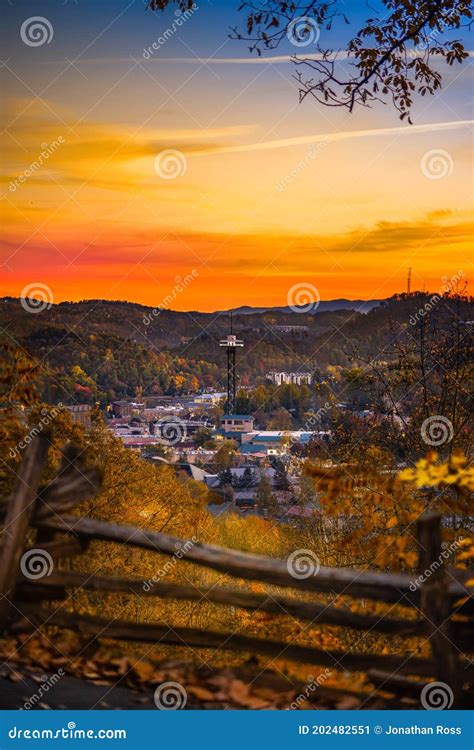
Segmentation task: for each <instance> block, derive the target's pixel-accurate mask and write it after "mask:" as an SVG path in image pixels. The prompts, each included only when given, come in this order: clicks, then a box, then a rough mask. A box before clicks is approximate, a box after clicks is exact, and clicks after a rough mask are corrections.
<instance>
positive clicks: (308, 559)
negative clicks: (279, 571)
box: [286, 549, 321, 580]
mask: <svg viewBox="0 0 474 750" xmlns="http://www.w3.org/2000/svg"><path fill="white" fill-rule="evenodd" d="M320 567H321V563H320V561H319V557H318V556H317V555H316V554H315V553H314V552H313V550H311V549H297V550H295V551H294V552H292V553H291V555H289V556H288V558H287V561H286V568H287V570H288V573H289V574H290V576H291V577H292V578H296V579H298V580H304V579H305V578H311V576H315V575H317V574H318V573H319V569H320Z"/></svg>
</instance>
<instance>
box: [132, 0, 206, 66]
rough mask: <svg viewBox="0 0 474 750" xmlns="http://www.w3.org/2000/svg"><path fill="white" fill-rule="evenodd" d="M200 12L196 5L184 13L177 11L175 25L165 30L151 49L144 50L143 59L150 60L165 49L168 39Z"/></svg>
mask: <svg viewBox="0 0 474 750" xmlns="http://www.w3.org/2000/svg"><path fill="white" fill-rule="evenodd" d="M197 10H199V6H198V5H197V4H196V3H193V4H192V6H191V7H190V8H187V9H186V10H184V11H181V10H179V9H178V10H177V11H175V15H176V18H175V19H174V21H173V23H172V24H171V25H170V26H168V28H167V29H165V30H164V32H163V33H162V34H160V36H159V37H158V39H156V40H155V41H154V42H153V44H151V45H150V46H149V47H145V49H144V50H143V55H142V56H143V59H144V60H149V59H150V58H151V56H152V55H154V54H155V52H157V51H158V50H159V49H161V47H163V46H164V45H165V44H166V42H167V41H168V39H171V37H172V36H174V34H176V32H177V31H178V30H179V29H180V28H181V26H183V24H185V23H186V21H188V20H189V19H190V18H191V16H192V15H193V14H194V13H195V11H197Z"/></svg>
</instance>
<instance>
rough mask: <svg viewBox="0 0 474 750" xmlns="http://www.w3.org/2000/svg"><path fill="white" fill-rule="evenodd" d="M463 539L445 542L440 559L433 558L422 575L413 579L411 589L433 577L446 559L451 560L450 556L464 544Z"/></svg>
mask: <svg viewBox="0 0 474 750" xmlns="http://www.w3.org/2000/svg"><path fill="white" fill-rule="evenodd" d="M462 541H463V537H460V538H459V539H456V540H455V541H454V542H451V544H447V543H446V542H443V543H442V545H441V546H442V547H443V551H442V552H441V553H440V555H439V557H438V559H437V560H433V562H432V563H431V565H430V566H429V568H427V569H426V570H424V571H423V573H420V575H419V576H417V577H416V578H415V580H414V581H411V583H410V591H416V590H417V589H419V588H420V586H421V585H422V584H423V583H425V581H426V580H427V579H428V578H431V576H432V575H433V574H434V573H436V571H437V570H439V569H440V568H441V567H442V566H443V563H444V562H445V561H446V560H449V558H450V557H452V556H453V555H454V553H455V552H456V550H457V549H458V547H460V546H462V545H461V542H462Z"/></svg>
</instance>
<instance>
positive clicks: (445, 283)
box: [409, 268, 464, 326]
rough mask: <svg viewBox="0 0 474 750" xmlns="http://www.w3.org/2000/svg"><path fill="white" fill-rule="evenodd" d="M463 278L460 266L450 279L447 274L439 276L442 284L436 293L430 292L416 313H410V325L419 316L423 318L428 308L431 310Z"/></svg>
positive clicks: (417, 320) (413, 324) (414, 323)
mask: <svg viewBox="0 0 474 750" xmlns="http://www.w3.org/2000/svg"><path fill="white" fill-rule="evenodd" d="M463 278H464V271H463V270H462V268H460V269H459V271H458V272H457V273H455V274H454V275H453V276H451V278H450V279H448V277H447V276H443V277H442V278H441V281H442V285H441V287H440V289H439V290H438V292H437V293H436V294H432V295H431V297H430V298H429V300H428V302H425V304H424V305H423V307H420V308H419V310H418V311H417V312H416V313H413V315H410V321H409V322H410V325H411V326H415V325H416V324H417V323H418V322H419V321H420V319H421V318H424V317H425V315H427V314H428V313H429V312H430V310H432V309H433V308H434V307H435V306H436V305H437V304H438V302H441V300H442V299H443V295H444V294H448V293H449V292H451V291H452V290H453V289H455V288H456V287H457V285H458V284H459V282H460V281H461V279H463Z"/></svg>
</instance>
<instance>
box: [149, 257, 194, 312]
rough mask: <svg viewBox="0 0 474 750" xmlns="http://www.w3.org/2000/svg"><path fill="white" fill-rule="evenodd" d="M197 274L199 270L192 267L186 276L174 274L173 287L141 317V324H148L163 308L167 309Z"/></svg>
mask: <svg viewBox="0 0 474 750" xmlns="http://www.w3.org/2000/svg"><path fill="white" fill-rule="evenodd" d="M198 276H199V272H198V271H197V270H196V269H195V268H193V270H192V271H191V273H187V274H186V276H184V278H182V277H181V276H176V277H175V282H176V283H175V285H174V287H173V289H172V290H171V292H169V293H168V294H167V295H166V297H163V299H162V300H161V302H160V303H159V305H157V307H154V308H153V309H152V311H151V313H147V314H146V315H145V316H144V317H143V325H145V326H149V325H150V323H151V322H152V321H153V318H157V317H158V315H159V314H160V313H161V312H163V310H167V309H168V308H169V306H170V305H171V303H172V302H174V300H175V299H176V298H177V297H178V296H179V295H180V294H182V293H183V292H184V290H185V289H187V288H188V286H189V285H190V284H192V282H193V281H194V280H195V279H197V277H198Z"/></svg>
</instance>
